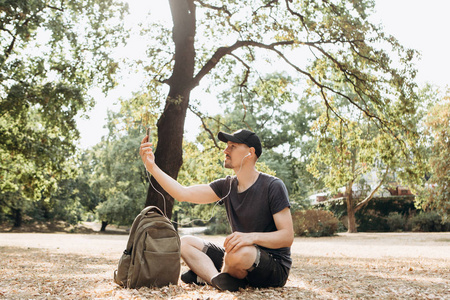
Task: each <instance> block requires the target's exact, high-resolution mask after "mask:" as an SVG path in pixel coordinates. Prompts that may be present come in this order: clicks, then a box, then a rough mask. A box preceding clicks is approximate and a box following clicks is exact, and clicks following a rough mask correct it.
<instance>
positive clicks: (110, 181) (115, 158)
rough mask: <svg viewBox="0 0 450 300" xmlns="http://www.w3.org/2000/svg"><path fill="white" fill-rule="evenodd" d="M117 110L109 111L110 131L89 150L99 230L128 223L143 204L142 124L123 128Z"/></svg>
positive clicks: (91, 181) (144, 188)
mask: <svg viewBox="0 0 450 300" xmlns="http://www.w3.org/2000/svg"><path fill="white" fill-rule="evenodd" d="M124 118H126V116H123V115H121V114H120V113H112V112H110V113H109V114H108V125H107V126H108V128H109V133H108V136H107V137H106V138H104V139H103V140H102V141H101V142H100V143H99V144H97V145H95V146H94V147H93V148H92V149H91V150H89V151H88V156H87V157H86V158H87V159H88V161H89V164H90V165H91V166H92V168H91V173H90V174H89V185H90V187H91V189H92V191H93V193H94V194H95V195H96V196H97V197H98V198H99V203H98V205H97V207H96V212H97V213H98V217H99V219H100V220H101V221H102V228H101V230H102V231H104V230H105V229H106V226H107V225H108V224H117V225H129V224H131V223H132V222H133V220H134V218H135V217H136V215H137V214H138V213H139V212H140V211H141V210H142V207H143V206H144V203H145V197H144V196H145V192H146V188H147V177H146V174H145V172H144V170H145V169H144V166H143V164H142V160H141V158H140V156H139V152H138V151H139V146H138V145H139V144H140V141H141V140H142V136H143V134H144V129H143V128H142V127H126V126H125V122H124V121H123V119H124Z"/></svg>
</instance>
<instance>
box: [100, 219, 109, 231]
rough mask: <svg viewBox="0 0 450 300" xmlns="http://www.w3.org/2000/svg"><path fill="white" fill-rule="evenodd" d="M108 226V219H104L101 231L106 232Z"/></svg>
mask: <svg viewBox="0 0 450 300" xmlns="http://www.w3.org/2000/svg"><path fill="white" fill-rule="evenodd" d="M106 226H108V221H102V227H101V228H100V232H105V231H106Z"/></svg>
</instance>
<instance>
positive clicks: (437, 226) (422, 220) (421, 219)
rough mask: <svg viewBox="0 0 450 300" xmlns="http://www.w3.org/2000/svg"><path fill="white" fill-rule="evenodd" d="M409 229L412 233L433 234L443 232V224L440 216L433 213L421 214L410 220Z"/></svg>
mask: <svg viewBox="0 0 450 300" xmlns="http://www.w3.org/2000/svg"><path fill="white" fill-rule="evenodd" d="M411 227H412V230H413V231H425V232H435V231H442V230H445V227H446V226H445V224H443V223H442V218H441V216H440V215H439V214H438V213H436V212H434V211H430V212H421V213H419V214H418V215H416V216H414V217H412V218H411Z"/></svg>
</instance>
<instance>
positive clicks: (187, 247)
mask: <svg viewBox="0 0 450 300" xmlns="http://www.w3.org/2000/svg"><path fill="white" fill-rule="evenodd" d="M180 242H181V246H180V251H181V256H183V255H186V254H188V253H189V252H190V251H193V250H194V251H195V250H200V251H202V250H203V247H204V242H203V240H202V239H200V238H198V237H195V236H192V235H185V236H182V237H181V238H180Z"/></svg>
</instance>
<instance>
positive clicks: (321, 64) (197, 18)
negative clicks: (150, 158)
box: [141, 0, 416, 216]
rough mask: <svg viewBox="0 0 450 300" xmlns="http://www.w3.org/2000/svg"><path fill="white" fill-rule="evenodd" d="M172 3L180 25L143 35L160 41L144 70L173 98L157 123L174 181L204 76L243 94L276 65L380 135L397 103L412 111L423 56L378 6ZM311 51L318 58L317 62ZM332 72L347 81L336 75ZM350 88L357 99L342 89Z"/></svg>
mask: <svg viewBox="0 0 450 300" xmlns="http://www.w3.org/2000/svg"><path fill="white" fill-rule="evenodd" d="M169 4H170V10H171V13H172V20H173V26H172V25H169V26H164V25H162V24H147V25H146V28H145V30H144V36H147V37H149V38H150V37H151V38H153V40H152V41H150V42H151V45H154V46H149V47H148V59H142V61H141V62H142V64H143V65H144V66H145V68H146V71H147V72H148V73H149V74H150V76H151V79H150V81H149V82H148V87H149V91H148V93H149V95H151V96H150V98H152V99H164V96H163V95H167V96H166V97H165V102H164V103H162V105H161V107H162V113H161V115H160V118H159V120H158V123H157V125H158V137H159V139H158V144H157V147H156V151H155V157H156V163H157V164H158V165H159V166H160V167H161V169H162V170H164V171H165V172H167V173H168V174H169V175H170V176H171V177H173V178H176V177H177V176H178V173H179V170H180V167H181V165H182V162H183V161H182V146H183V143H182V141H183V133H184V123H185V117H186V111H187V109H188V107H189V105H190V104H193V103H191V102H190V99H191V91H192V90H193V89H194V88H195V87H197V86H199V85H200V84H201V83H202V82H203V81H204V80H203V79H205V78H206V77H208V79H209V82H210V85H209V87H207V86H205V85H203V86H202V87H203V88H204V90H207V89H208V88H210V89H211V90H213V89H214V90H217V88H218V87H227V88H229V87H230V83H231V84H234V83H235V82H236V81H235V80H234V79H235V78H236V79H237V82H239V85H240V86H245V84H246V83H247V82H248V81H249V80H250V79H251V78H252V76H253V78H254V77H257V76H258V73H257V71H258V68H260V70H259V71H262V70H261V67H262V66H269V67H270V68H272V69H273V68H274V67H275V65H273V64H272V65H270V63H269V64H265V63H264V62H266V61H270V62H275V63H276V64H277V65H281V64H283V66H284V67H286V68H289V69H290V70H292V71H293V73H295V75H296V76H297V75H298V76H300V77H303V78H304V79H306V80H308V81H309V82H311V83H312V86H313V87H311V92H312V93H314V94H316V95H319V96H320V97H321V100H322V103H323V104H324V105H325V106H329V107H330V101H331V99H332V98H333V97H335V96H337V95H339V96H341V97H342V98H343V99H345V101H347V102H348V103H351V104H352V105H354V106H355V107H357V108H358V109H360V110H361V111H363V112H365V114H366V115H367V116H368V117H369V118H371V119H372V120H373V121H374V122H377V123H378V124H379V126H381V127H387V126H389V123H390V122H391V120H390V118H391V117H392V115H389V112H386V111H385V107H386V105H390V104H389V103H390V102H393V101H396V102H397V105H399V106H400V107H401V108H402V110H403V111H409V110H410V109H412V105H411V103H413V101H414V96H413V97H411V95H414V84H413V83H412V82H413V81H412V79H413V78H414V76H415V69H414V68H413V67H412V65H411V62H412V61H413V60H414V58H415V54H416V52H415V51H413V50H407V49H404V48H403V47H402V46H401V45H400V44H399V43H398V41H397V40H396V39H395V38H394V37H392V36H389V35H387V34H385V33H383V32H382V30H381V29H380V27H379V26H376V25H374V24H371V23H370V22H369V21H368V17H369V15H370V14H371V13H372V10H373V7H374V1H372V0H363V1H344V0H342V1H328V0H313V1H308V3H305V2H304V1H298V0H294V1H265V0H264V1H258V0H255V1H252V2H251V3H250V2H247V1H240V2H239V1H237V2H236V1H209V2H204V1H202V0H169ZM155 5H156V4H155ZM302 50H304V51H302ZM391 50H393V51H392V52H389V51H391ZM306 53H312V54H311V55H310V57H311V59H310V60H309V61H308V60H307V59H306V57H305V56H306ZM394 56H395V57H394ZM301 58H305V60H302V59H301ZM396 66H398V67H396ZM330 72H336V73H338V74H339V76H331V77H330V76H329V74H330ZM342 83H344V84H348V85H349V86H351V87H352V90H353V91H352V92H351V93H347V92H344V91H342V90H339V88H338V86H339V85H340V84H342ZM163 85H167V86H168V92H167V90H164V89H162V87H163ZM166 93H167V94H166ZM394 99H395V100H394ZM151 101H159V100H151ZM155 184H156V183H155ZM159 199H160V197H158V194H157V193H156V192H155V191H154V190H153V189H151V188H150V189H149V190H148V194H147V201H146V205H157V206H160V207H161V206H162V204H163V203H162V202H161V201H160V200H159ZM166 199H168V200H169V202H170V204H169V206H168V211H169V212H171V210H172V206H173V199H171V198H170V196H169V195H166ZM169 216H170V214H169Z"/></svg>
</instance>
